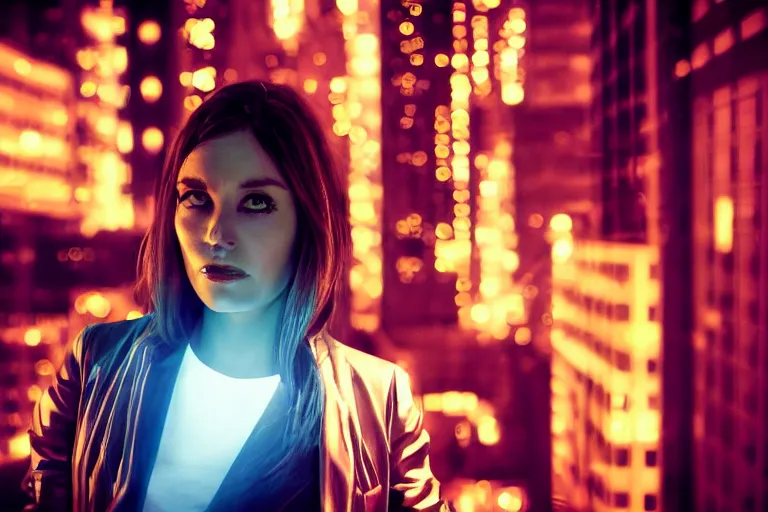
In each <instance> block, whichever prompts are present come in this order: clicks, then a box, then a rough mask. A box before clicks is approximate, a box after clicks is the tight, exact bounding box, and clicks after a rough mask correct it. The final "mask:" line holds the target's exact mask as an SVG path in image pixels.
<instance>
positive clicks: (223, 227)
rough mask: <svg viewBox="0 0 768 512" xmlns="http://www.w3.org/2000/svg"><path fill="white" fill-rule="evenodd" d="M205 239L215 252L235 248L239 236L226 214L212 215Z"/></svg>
mask: <svg viewBox="0 0 768 512" xmlns="http://www.w3.org/2000/svg"><path fill="white" fill-rule="evenodd" d="M204 241H205V243H206V245H208V246H209V247H210V248H211V250H212V251H213V252H214V253H220V252H227V251H231V250H232V249H234V248H235V247H236V246H237V237H236V236H235V230H234V227H233V226H232V222H231V221H230V220H229V219H228V218H227V217H226V216H225V215H221V214H220V215H218V216H215V217H212V218H211V220H210V222H209V224H208V229H207V230H206V233H205V240H204Z"/></svg>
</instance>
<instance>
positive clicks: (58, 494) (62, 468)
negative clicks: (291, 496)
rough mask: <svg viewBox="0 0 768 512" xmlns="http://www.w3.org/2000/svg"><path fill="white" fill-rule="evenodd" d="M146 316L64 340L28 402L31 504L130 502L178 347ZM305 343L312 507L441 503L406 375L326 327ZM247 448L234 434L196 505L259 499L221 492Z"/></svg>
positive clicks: (369, 510)
mask: <svg viewBox="0 0 768 512" xmlns="http://www.w3.org/2000/svg"><path fill="white" fill-rule="evenodd" d="M150 319H151V315H148V316H145V317H143V318H140V319H137V320H126V321H123V322H115V323H105V324H96V325H92V326H89V327H86V328H85V329H84V330H83V331H82V332H81V333H80V334H79V335H78V336H77V337H76V338H75V340H74V341H73V343H72V344H71V346H70V348H69V350H68V351H67V355H66V357H65V360H64V362H63V364H62V366H61V368H60V370H59V371H58V373H57V374H56V377H55V379H54V382H53V384H52V385H51V386H50V388H49V389H47V390H46V391H45V392H44V393H43V395H42V397H41V398H40V400H39V402H38V403H37V405H36V406H35V411H34V416H33V422H32V428H31V430H30V432H29V434H30V444H31V449H32V454H31V455H32V456H31V467H30V470H29V472H28V474H27V477H26V479H25V482H24V485H25V488H26V489H27V491H28V492H29V494H30V495H32V496H34V498H35V503H36V505H35V506H33V508H32V510H39V511H45V510H73V511H76V512H81V511H99V512H100V511H106V510H109V511H134V510H135V511H138V510H140V509H141V506H142V503H143V500H144V496H145V494H146V489H147V486H148V484H149V476H150V474H151V469H152V465H153V462H152V460H154V455H155V454H156V453H157V448H158V444H159V440H160V434H161V432H162V428H161V426H162V424H163V423H164V420H165V415H166V412H167V404H168V402H169V400H170V395H171V394H172V389H173V385H174V382H175V377H176V373H177V370H178V368H179V365H180V364H181V359H182V355H183V353H184V350H185V348H186V345H184V346H181V347H177V348H173V349H170V348H164V347H167V345H162V344H158V343H153V339H154V340H156V338H154V335H153V329H152V327H151V325H152V322H151V320H150ZM311 346H312V349H313V353H314V355H315V359H316V361H317V364H318V367H319V369H320V374H321V379H322V383H323V386H324V391H325V409H324V419H323V426H322V439H321V441H320V468H319V471H320V473H319V474H320V487H321V488H320V497H321V503H322V507H321V510H322V511H323V512H344V511H347V512H358V511H365V512H384V511H387V510H426V511H441V512H442V511H446V512H447V511H448V510H449V507H448V505H447V503H445V502H442V501H441V500H440V496H439V494H440V492H439V489H440V484H439V483H438V482H437V480H436V479H435V477H434V476H433V475H432V472H431V470H430V467H429V455H428V451H429V435H428V434H427V432H426V431H425V430H423V429H422V415H421V412H420V411H419V408H418V406H417V405H416V404H415V403H414V401H413V396H412V394H411V390H410V385H409V380H408V376H407V374H406V373H405V372H404V371H403V370H402V369H400V368H399V367H398V366H396V365H394V364H392V363H390V362H387V361H385V360H383V359H379V358H376V357H374V356H371V355H368V354H365V353H363V352H360V351H358V350H354V349H352V348H350V347H347V346H345V345H343V344H341V343H339V342H338V341H336V340H334V339H333V338H331V337H330V336H329V335H327V334H321V335H318V336H316V337H315V338H314V339H313V340H312V341H311ZM158 425H160V427H158ZM137 440H141V441H140V442H138V441H137ZM248 452H249V443H248V442H246V445H245V446H244V447H243V449H242V450H241V452H240V454H239V455H238V457H237V458H236V460H235V462H234V463H233V465H232V468H231V469H230V471H229V472H228V473H227V476H226V477H225V479H224V482H223V483H222V488H221V489H219V492H218V493H217V494H216V496H215V497H214V498H213V502H212V503H211V505H210V506H209V508H208V510H210V511H213V510H258V509H259V507H258V505H257V504H258V502H255V503H254V502H251V503H250V504H248V501H247V498H246V497H242V496H240V497H238V498H237V499H236V500H235V501H232V498H229V499H230V501H231V502H229V503H227V498H226V497H225V496H227V495H230V496H231V495H234V496H238V490H239V489H240V488H241V487H240V486H242V487H243V488H245V487H247V485H244V484H246V482H243V481H242V480H241V481H240V482H238V478H240V479H242V478H243V476H242V475H245V478H247V476H248V470H249V464H252V461H253V460H255V459H258V456H257V454H256V453H253V452H251V453H248ZM251 484H252V482H251ZM227 489H228V490H229V491H230V492H229V493H227V492H224V491H226V490H227ZM254 505H255V508H254Z"/></svg>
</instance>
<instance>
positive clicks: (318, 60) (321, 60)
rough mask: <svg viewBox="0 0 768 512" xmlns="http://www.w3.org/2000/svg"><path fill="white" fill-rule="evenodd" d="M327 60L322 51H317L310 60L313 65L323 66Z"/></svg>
mask: <svg viewBox="0 0 768 512" xmlns="http://www.w3.org/2000/svg"><path fill="white" fill-rule="evenodd" d="M326 60H327V57H326V55H325V54H324V53H323V52H317V53H316V54H314V55H313V56H312V62H313V63H314V65H315V66H323V65H325V62H326Z"/></svg>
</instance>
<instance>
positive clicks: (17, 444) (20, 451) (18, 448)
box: [8, 432, 30, 460]
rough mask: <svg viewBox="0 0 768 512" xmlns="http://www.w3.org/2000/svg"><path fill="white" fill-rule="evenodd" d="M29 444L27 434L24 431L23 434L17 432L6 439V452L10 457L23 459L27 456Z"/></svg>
mask: <svg viewBox="0 0 768 512" xmlns="http://www.w3.org/2000/svg"><path fill="white" fill-rule="evenodd" d="M29 453H30V445H29V435H28V434H27V433H26V432H24V433H23V434H17V435H15V436H13V437H12V438H11V439H10V441H8V454H9V455H10V457H11V459H16V460H20V459H24V458H26V457H29Z"/></svg>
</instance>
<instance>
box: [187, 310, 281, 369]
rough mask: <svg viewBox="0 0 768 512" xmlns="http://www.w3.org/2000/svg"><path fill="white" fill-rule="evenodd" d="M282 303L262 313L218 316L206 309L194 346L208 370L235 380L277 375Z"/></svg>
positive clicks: (218, 314)
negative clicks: (276, 350)
mask: <svg viewBox="0 0 768 512" xmlns="http://www.w3.org/2000/svg"><path fill="white" fill-rule="evenodd" d="M281 311H282V301H275V302H274V303H272V304H270V306H268V307H267V308H265V309H264V310H261V311H248V312H242V313H217V312H215V311H212V310H210V309H208V308H207V307H204V308H203V317H202V321H201V323H200V325H199V326H198V330H197V333H196V335H195V336H194V337H193V340H192V346H193V348H194V349H195V354H196V355H197V356H198V357H199V358H200V360H201V361H203V362H204V363H205V364H206V365H207V366H208V367H210V368H212V369H214V370H216V371H217V372H220V373H223V374H224V375H228V376H230V377H236V378H257V377H267V376H270V375H275V374H277V368H276V364H275V344H276V343H277V336H278V324H279V317H280V313H281Z"/></svg>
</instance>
